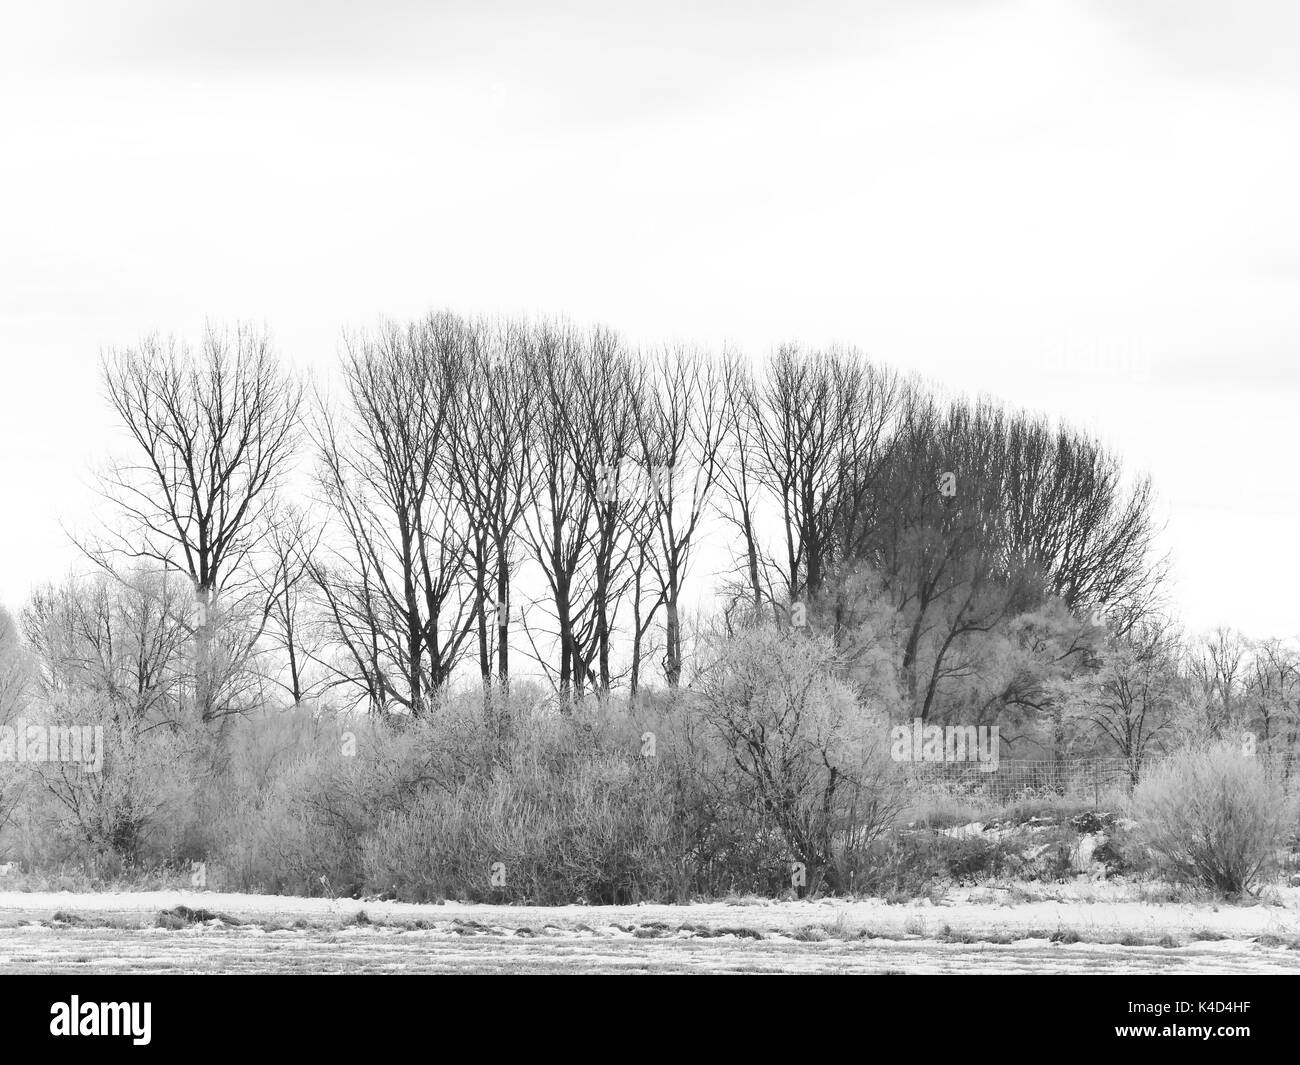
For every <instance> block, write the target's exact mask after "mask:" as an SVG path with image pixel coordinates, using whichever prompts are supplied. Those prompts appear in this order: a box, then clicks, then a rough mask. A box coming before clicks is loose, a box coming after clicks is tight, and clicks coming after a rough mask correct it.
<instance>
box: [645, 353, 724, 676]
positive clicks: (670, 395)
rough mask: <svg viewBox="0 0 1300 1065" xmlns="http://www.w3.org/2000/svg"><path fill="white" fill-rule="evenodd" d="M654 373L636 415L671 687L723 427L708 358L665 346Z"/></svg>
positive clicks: (716, 375) (718, 382) (678, 669)
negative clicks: (686, 588)
mask: <svg viewBox="0 0 1300 1065" xmlns="http://www.w3.org/2000/svg"><path fill="white" fill-rule="evenodd" d="M654 371H655V372H654V374H653V376H652V378H651V380H650V383H649V388H648V389H647V393H648V394H647V395H646V396H645V399H644V401H643V402H642V403H640V404H638V407H637V411H638V416H637V419H636V431H637V438H638V443H639V451H640V458H641V465H642V468H643V470H644V471H645V473H646V476H645V480H646V481H647V482H648V487H649V491H648V492H647V493H646V495H647V498H648V504H649V518H650V527H651V529H652V532H651V536H652V537H653V538H654V540H655V543H654V545H653V549H651V550H649V551H648V552H647V553H646V554H645V559H646V562H647V563H648V565H649V567H650V569H651V571H652V572H653V574H654V577H655V583H656V586H657V592H658V594H657V596H656V598H655V600H654V605H655V606H657V605H658V604H660V603H662V605H663V607H664V611H665V616H666V620H665V641H664V676H665V679H666V680H667V681H668V684H669V686H670V687H677V685H678V684H679V683H680V681H681V675H682V626H681V613H680V612H681V594H682V584H683V582H684V581H685V579H686V576H687V572H688V570H689V567H690V561H691V549H692V547H693V546H694V545H695V537H696V532H697V530H698V528H699V525H700V521H701V519H702V518H703V517H704V515H705V513H706V512H707V510H708V508H709V504H710V498H711V496H712V494H713V489H714V485H715V482H716V481H717V478H718V475H719V468H720V464H721V462H722V454H721V452H722V443H723V437H724V433H725V431H726V425H725V421H724V412H723V410H722V404H721V402H720V400H721V387H722V377H721V375H720V372H719V370H718V368H717V366H716V364H715V363H714V362H713V361H712V360H711V359H709V358H708V357H707V356H705V355H703V354H701V353H700V352H698V351H695V350H692V349H688V348H683V347H675V348H668V349H666V350H665V351H664V352H663V353H662V354H661V355H660V357H659V359H658V360H657V361H656V363H655V365H654ZM651 613H653V607H652V611H651ZM638 620H639V619H638Z"/></svg>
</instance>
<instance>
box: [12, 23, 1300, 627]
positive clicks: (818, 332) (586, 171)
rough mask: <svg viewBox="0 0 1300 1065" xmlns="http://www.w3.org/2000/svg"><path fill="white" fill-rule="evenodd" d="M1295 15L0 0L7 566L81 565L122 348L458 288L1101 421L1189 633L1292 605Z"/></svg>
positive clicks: (449, 301) (366, 317)
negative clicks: (800, 354) (102, 360)
mask: <svg viewBox="0 0 1300 1065" xmlns="http://www.w3.org/2000/svg"><path fill="white" fill-rule="evenodd" d="M269 8H273V9H274V10H273V11H271V10H268V9H269ZM1297 41H1300V6H1297V5H1294V4H1288V3H1284V2H1281V0H1279V2H1277V3H1273V4H1268V3H1242V2H1234V3H1204V2H1191V0H1177V2H1175V0H1143V2H1142V3H1140V4H1135V3H1131V2H1126V0H1115V2H1110V3H1087V2H1079V3H1060V2H1057V3H1053V2H1045V3H1000V2H999V3H978V2H970V0H966V2H961V3H956V2H953V3H942V2H926V0H922V2H917V0H908V2H906V3H904V2H898V3H862V2H848V0H846V2H843V3H835V4H831V3H816V2H813V3H810V2H807V0H800V2H797V3H796V2H790V3H786V2H769V3H762V2H759V3H739V2H734V3H733V2H728V3H707V2H705V3H689V4H688V3H670V2H664V0H656V2H653V3H644V4H635V5H631V4H610V3H582V4H578V3H549V2H548V3H536V2H534V3H526V2H517V3H481V2H479V3H460V4H454V5H453V4H435V3H417V2H414V0H387V2H384V0H372V2H368V3H365V4H352V3H349V4H344V3H338V2H334V0H326V2H320V0H317V2H313V3H307V2H298V0H295V2H277V3H274V4H269V3H251V2H244V0H220V2H215V0H214V2H192V3H176V2H167V3H164V2H157V3H145V2H142V3H134V4H115V3H107V2H95V3H90V2H86V3H76V4H73V3H61V2H58V0H54V2H50V0H44V2H41V3H39V4H38V3H27V2H17V3H16V2H14V0H0V601H2V602H4V603H6V604H8V605H9V606H11V607H16V606H18V605H20V604H21V602H22V600H23V599H24V598H25V597H26V595H27V593H28V591H29V589H30V587H31V585H32V584H33V583H36V582H40V581H43V580H46V579H49V578H57V577H59V576H61V575H63V574H64V573H66V572H67V571H68V570H69V568H70V567H71V566H73V564H74V561H75V559H74V553H73V551H72V550H71V548H70V547H69V546H68V544H67V542H66V539H65V537H64V535H63V533H62V531H61V523H63V524H68V525H72V526H81V525H84V524H85V523H86V521H87V520H88V519H89V517H90V508H91V506H92V501H93V497H92V495H91V492H90V490H89V488H88V484H89V476H88V470H89V469H90V468H91V467H92V466H93V465H94V464H95V463H96V462H99V461H102V459H103V458H104V457H105V455H107V454H109V453H110V452H111V451H113V450H114V449H115V448H117V447H119V441H120V437H118V436H117V435H116V430H115V427H114V426H113V424H112V422H111V420H110V418H109V417H108V414H107V411H106V409H105V404H104V403H103V401H102V397H101V395H100V392H99V385H98V381H97V379H96V369H97V363H98V358H99V352H100V350H101V348H103V347H104V346H110V345H123V344H129V343H131V342H132V341H134V340H135V339H137V338H138V337H139V336H140V335H141V334H143V333H146V332H150V331H153V330H160V331H163V332H176V333H178V334H181V335H186V336H190V337H197V336H198V334H199V332H200V330H201V329H202V325H203V322H204V319H205V317H211V318H214V319H218V320H225V321H232V320H235V319H253V320H255V321H257V322H259V323H262V322H264V323H265V324H267V325H268V326H269V327H270V329H271V330H272V333H273V335H274V337H275V339H276V341H277V343H278V346H279V348H280V350H281V351H282V352H283V354H284V355H285V356H286V358H288V359H290V360H291V361H292V362H293V363H295V364H296V365H298V366H300V367H303V368H317V369H318V371H319V372H325V371H326V370H327V368H328V367H329V366H330V365H331V364H332V363H333V362H334V360H335V358H336V353H337V348H338V337H339V333H340V331H341V329H343V328H344V327H356V326H369V325H373V324H375V323H376V322H377V321H378V320H379V319H380V318H381V317H383V316H396V317H408V316H414V315H418V314H422V313H424V312H426V311H429V310H431V309H435V308H440V307H450V308H453V309H457V310H462V311H466V312H495V311H503V312H516V311H524V312H530V313H565V314H567V315H569V316H571V317H573V318H575V319H577V320H579V321H583V322H595V321H601V322H606V323H608V324H610V325H612V326H615V327H616V328H619V329H620V330H622V331H623V332H625V333H626V334H627V335H628V336H629V337H630V338H631V339H633V340H634V341H654V340H663V339H691V340H698V341H701V342H705V343H710V344H715V345H720V344H722V343H723V342H727V341H729V342H731V343H733V344H736V345H739V346H741V347H743V348H745V349H746V350H748V351H750V352H752V353H754V354H755V355H756V356H757V355H762V354H765V353H766V352H767V351H768V350H769V349H770V348H771V347H772V346H774V345H775V344H777V343H779V342H781V341H783V340H787V339H799V340H802V341H805V342H807V343H810V344H817V343H824V342H830V341H840V342H843V343H847V344H855V345H858V346H860V347H861V348H863V349H864V350H866V351H867V352H868V353H869V354H870V355H871V356H873V357H874V358H876V359H878V360H880V361H882V362H885V363H889V364H892V365H894V366H896V367H898V368H900V369H904V370H915V371H918V372H920V373H922V374H924V375H925V376H927V377H929V378H931V379H933V380H936V381H940V382H943V383H945V384H947V385H949V386H951V387H952V388H954V389H957V390H969V391H973V392H974V391H980V392H987V393H990V394H993V395H997V396H1001V397H1003V398H1005V399H1006V400H1008V401H1010V402H1011V403H1013V404H1016V405H1024V406H1028V407H1031V408H1034V409H1037V410H1042V411H1044V412H1046V413H1048V414H1050V415H1052V416H1055V417H1061V418H1064V419H1067V420H1070V421H1074V422H1077V423H1079V424H1081V425H1084V426H1086V427H1089V428H1091V429H1093V430H1094V431H1095V432H1096V433H1097V434H1098V435H1099V436H1100V437H1101V438H1102V439H1103V440H1104V441H1105V442H1106V443H1107V444H1108V445H1109V446H1111V447H1112V448H1114V449H1115V450H1116V451H1118V452H1119V453H1120V454H1121V455H1122V456H1123V457H1124V459H1125V461H1126V464H1127V465H1128V467H1129V468H1130V469H1132V470H1134V471H1135V472H1148V473H1150V474H1151V475H1152V477H1153V479H1154V481H1155V485H1156V489H1157V492H1158V497H1159V500H1160V516H1161V519H1162V520H1163V521H1167V522H1168V532H1167V535H1166V536H1165V541H1164V542H1165V546H1166V547H1167V548H1168V549H1170V550H1171V551H1172V552H1173V556H1174V562H1175V575H1176V578H1177V584H1176V586H1175V588H1174V596H1175V601H1176V604H1177V606H1178V608H1179V610H1180V612H1181V614H1182V616H1183V617H1184V618H1185V620H1186V621H1187V622H1188V624H1189V625H1190V626H1191V627H1192V628H1193V629H1202V628H1206V627H1208V626H1210V625H1213V624H1217V623H1220V622H1222V623H1227V624H1232V625H1235V626H1237V627H1239V628H1241V629H1243V630H1245V631H1246V632H1247V633H1250V634H1253V635H1267V634H1274V635H1294V634H1296V633H1298V632H1300V618H1298V613H1300V606H1298V604H1300V594H1298V593H1300V577H1297V570H1296V563H1295V545H1296V544H1297V541H1298V540H1300V536H1298V535H1297V534H1298V533H1300V521H1298V519H1300V483H1297V478H1296V474H1295V472H1294V467H1295V465H1296V463H1297V461H1298V459H1297V448H1296V445H1295V440H1296V436H1297V427H1296V420H1295V410H1296V406H1297V400H1298V399H1300V360H1298V359H1297V354H1298V352H1300V299H1298V297H1300V206H1297V204H1298V200H1297V190H1300V136H1298V135H1300V54H1298V50H1297Z"/></svg>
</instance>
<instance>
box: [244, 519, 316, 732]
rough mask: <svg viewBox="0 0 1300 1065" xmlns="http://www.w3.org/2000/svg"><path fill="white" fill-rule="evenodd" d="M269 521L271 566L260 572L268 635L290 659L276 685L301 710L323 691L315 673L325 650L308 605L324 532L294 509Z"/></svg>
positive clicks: (269, 561) (277, 649) (286, 658)
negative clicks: (313, 674)
mask: <svg viewBox="0 0 1300 1065" xmlns="http://www.w3.org/2000/svg"><path fill="white" fill-rule="evenodd" d="M269 517H270V520H269V522H268V530H267V536H266V543H265V554H266V556H267V560H266V564H265V565H263V566H262V567H260V568H259V571H258V572H259V578H260V580H261V582H262V589H263V592H264V594H265V601H266V607H265V611H266V631H267V633H268V634H269V635H270V636H271V639H272V643H273V646H274V647H275V649H276V651H277V652H278V653H280V654H282V655H283V656H284V670H285V673H284V676H283V679H279V678H277V679H275V681H274V683H275V684H276V686H277V687H279V688H281V689H282V690H283V691H284V692H285V693H286V694H288V696H289V697H290V698H291V699H292V700H293V705H294V706H301V705H302V704H303V703H304V702H306V701H307V700H308V699H309V698H310V697H311V696H312V694H313V693H314V692H315V691H316V690H317V688H318V685H317V684H315V683H313V682H312V680H311V679H310V673H311V669H312V666H313V664H314V663H315V661H316V660H317V659H318V658H319V654H320V650H321V648H320V640H319V639H318V638H317V635H316V626H314V625H313V624H312V621H311V619H310V617H309V616H308V613H309V611H308V604H307V600H308V597H309V592H310V588H309V585H310V573H311V565H312V558H313V556H314V555H315V553H316V550H317V548H318V547H319V546H320V540H321V527H320V525H319V523H318V522H317V521H315V520H314V519H313V518H312V516H311V515H309V514H308V513H307V512H306V511H305V510H303V509H302V508H301V507H298V506H295V505H293V504H291V503H290V504H285V505H283V506H278V507H276V508H275V510H274V511H273V512H272V513H271V514H270V516H269Z"/></svg>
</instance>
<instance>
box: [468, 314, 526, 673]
mask: <svg viewBox="0 0 1300 1065" xmlns="http://www.w3.org/2000/svg"><path fill="white" fill-rule="evenodd" d="M465 346H466V349H467V350H466V353H465V357H466V361H465V373H464V375H463V377H462V380H461V385H462V388H461V392H460V395H459V406H458V407H457V412H456V417H455V419H454V424H453V426H452V432H451V433H450V436H449V453H450V461H449V463H448V469H449V475H450V481H451V483H452V485H453V486H454V490H455V492H456V494H457V496H458V497H459V499H460V501H461V504H462V506H463V507H464V509H465V512H466V514H467V516H468V520H469V525H470V531H471V565H472V569H473V580H474V586H475V589H476V593H477V598H478V601H479V610H478V618H477V622H478V643H479V647H478V653H479V672H480V673H481V675H482V678H483V681H484V683H485V684H487V683H488V682H489V680H490V678H491V677H492V674H493V662H492V653H491V652H492V644H493V643H495V649H496V662H495V671H496V679H497V682H498V683H499V684H500V685H501V686H503V687H505V686H507V685H508V681H509V676H510V639H509V638H510V594H511V584H512V578H513V576H514V573H515V571H516V569H517V566H518V559H517V558H516V548H517V541H518V539H519V536H520V530H519V524H520V522H521V520H522V518H523V514H524V510H525V508H526V507H527V506H528V505H529V503H530V501H531V492H532V466H533V456H532V452H531V450H530V448H529V447H528V446H527V441H528V440H529V438H530V436H531V434H532V425H533V417H534V413H535V411H536V409H537V397H536V394H535V390H534V389H533V388H531V387H530V377H529V373H528V363H527V346H528V338H527V333H526V326H524V325H523V324H522V323H517V322H509V321H505V322H495V323H490V322H472V323H469V324H468V325H467V327H466V332H465ZM489 622H491V624H489Z"/></svg>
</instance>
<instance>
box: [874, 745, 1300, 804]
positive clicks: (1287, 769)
mask: <svg viewBox="0 0 1300 1065" xmlns="http://www.w3.org/2000/svg"><path fill="white" fill-rule="evenodd" d="M1162 760H1163V759H1162V758H1161V757H1160V756H1154V757H1151V758H1148V759H1146V760H1145V761H1143V762H1142V763H1140V764H1138V765H1134V764H1132V763H1130V762H1129V760H1128V759H1126V758H1060V759H1054V760H1046V759H1013V758H1003V759H1001V760H999V761H998V762H997V764H996V768H990V765H991V763H979V762H937V761H936V762H912V763H903V764H900V765H899V766H898V772H899V773H900V775H901V776H902V778H903V780H904V782H905V784H906V786H907V788H908V790H909V791H911V792H913V793H914V794H920V793H924V792H929V793H931V794H935V795H941V796H944V797H947V798H951V799H956V800H966V801H970V802H972V803H979V804H988V805H999V806H1001V805H1010V804H1013V803H1017V802H1029V801H1035V800H1042V799H1052V798H1059V799H1069V800H1071V801H1074V802H1087V803H1091V804H1093V805H1095V806H1101V805H1105V804H1109V803H1114V802H1116V801H1117V800H1119V799H1122V798H1124V797H1126V796H1128V795H1130V794H1132V791H1133V787H1134V784H1135V783H1136V782H1137V781H1139V780H1141V778H1142V777H1143V776H1144V775H1145V774H1147V773H1149V772H1150V771H1151V770H1152V769H1153V768H1154V767H1155V766H1156V765H1158V764H1159V763H1160V762H1161V761H1162ZM1259 761H1260V764H1261V765H1262V766H1263V767H1264V770H1265V772H1266V773H1268V775H1269V776H1270V777H1271V778H1272V779H1274V780H1275V781H1277V782H1278V783H1280V784H1281V785H1282V787H1283V789H1284V790H1285V791H1286V792H1287V793H1288V794H1292V793H1300V763H1297V762H1296V761H1295V760H1294V759H1291V758H1286V759H1283V758H1264V757H1261V758H1260V760H1259Z"/></svg>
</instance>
